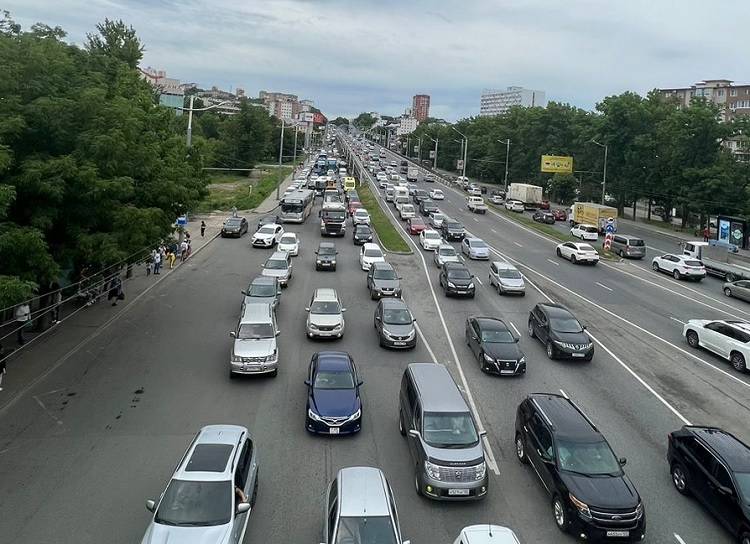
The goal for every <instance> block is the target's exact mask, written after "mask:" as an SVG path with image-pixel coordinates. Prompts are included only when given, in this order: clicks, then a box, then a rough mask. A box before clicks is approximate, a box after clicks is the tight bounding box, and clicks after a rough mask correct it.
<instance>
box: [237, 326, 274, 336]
mask: <svg viewBox="0 0 750 544" xmlns="http://www.w3.org/2000/svg"><path fill="white" fill-rule="evenodd" d="M273 336H274V334H273V325H271V324H270V323H242V324H241V325H240V329H239V330H238V331H237V338H239V339H240V340H258V339H260V338H273Z"/></svg>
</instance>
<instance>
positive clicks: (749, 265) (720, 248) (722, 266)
mask: <svg viewBox="0 0 750 544" xmlns="http://www.w3.org/2000/svg"><path fill="white" fill-rule="evenodd" d="M682 248H683V251H682V254H683V255H687V256H689V257H693V258H696V259H700V261H701V262H702V263H703V266H705V267H706V273H707V274H711V275H712V276H718V277H720V278H724V279H725V280H726V281H728V282H733V281H737V280H749V279H750V257H748V256H747V255H744V254H740V253H738V252H735V251H734V250H735V249H736V247H735V246H733V245H731V244H726V243H722V242H717V241H715V240H713V241H711V242H697V241H696V242H684V243H683V244H682Z"/></svg>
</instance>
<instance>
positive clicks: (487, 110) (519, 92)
mask: <svg viewBox="0 0 750 544" xmlns="http://www.w3.org/2000/svg"><path fill="white" fill-rule="evenodd" d="M513 106H522V107H525V108H534V107H540V108H546V107H547V98H546V97H545V94H544V91H535V90H533V89H524V88H523V87H508V88H507V89H506V90H504V91H501V90H496V89H485V90H484V91H482V97H481V98H480V100H479V115H482V116H486V115H503V114H505V113H507V112H508V110H509V109H510V108H511V107H513Z"/></svg>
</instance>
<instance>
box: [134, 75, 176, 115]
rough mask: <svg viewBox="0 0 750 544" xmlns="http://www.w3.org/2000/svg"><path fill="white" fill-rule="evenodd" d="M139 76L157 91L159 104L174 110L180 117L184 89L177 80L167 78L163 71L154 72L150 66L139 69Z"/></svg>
mask: <svg viewBox="0 0 750 544" xmlns="http://www.w3.org/2000/svg"><path fill="white" fill-rule="evenodd" d="M141 76H142V77H143V79H145V80H146V81H148V82H149V83H150V84H151V85H152V86H153V87H154V88H155V89H157V90H158V91H159V104H161V105H162V106H166V107H168V108H174V110H175V113H176V114H177V115H182V109H181V108H183V107H184V105H185V89H184V88H183V86H182V84H181V83H180V80H179V79H174V78H171V77H167V72H166V71H165V70H156V69H155V68H151V67H150V66H149V67H147V68H146V69H141Z"/></svg>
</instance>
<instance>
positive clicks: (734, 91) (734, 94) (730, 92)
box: [729, 89, 737, 96]
mask: <svg viewBox="0 0 750 544" xmlns="http://www.w3.org/2000/svg"><path fill="white" fill-rule="evenodd" d="M729 96H737V89H732V90H731V91H729Z"/></svg>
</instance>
